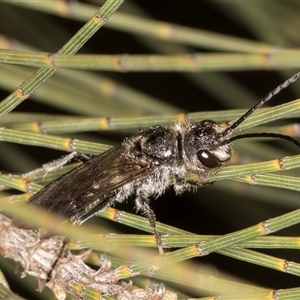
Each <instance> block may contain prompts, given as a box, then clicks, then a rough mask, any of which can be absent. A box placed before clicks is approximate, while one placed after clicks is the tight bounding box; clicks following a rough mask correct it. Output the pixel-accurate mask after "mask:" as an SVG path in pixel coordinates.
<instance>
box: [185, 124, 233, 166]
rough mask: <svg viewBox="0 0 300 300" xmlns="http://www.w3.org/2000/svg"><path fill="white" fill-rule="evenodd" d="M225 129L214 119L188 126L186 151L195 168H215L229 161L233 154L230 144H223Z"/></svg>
mask: <svg viewBox="0 0 300 300" xmlns="http://www.w3.org/2000/svg"><path fill="white" fill-rule="evenodd" d="M222 131H223V129H222V128H221V127H220V126H219V125H218V124H217V123H216V122H214V121H211V120H203V121H201V122H198V123H195V124H192V125H190V126H188V127H187V130H186V133H185V135H184V142H183V145H184V151H185V155H186V157H187V158H188V160H189V161H190V162H191V166H195V168H194V167H193V169H195V170H197V169H198V170H199V169H202V168H203V166H204V167H205V168H207V169H214V168H218V167H219V166H221V165H222V164H223V163H224V162H226V161H228V160H229V159H230V157H231V154H232V148H231V146H230V145H228V144H226V145H222V142H223V140H224V138H222V135H221V134H220V133H221V132H222Z"/></svg>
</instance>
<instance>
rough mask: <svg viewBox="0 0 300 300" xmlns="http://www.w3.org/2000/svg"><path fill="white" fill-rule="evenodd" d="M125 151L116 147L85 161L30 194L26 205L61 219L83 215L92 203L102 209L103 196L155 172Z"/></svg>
mask: <svg viewBox="0 0 300 300" xmlns="http://www.w3.org/2000/svg"><path fill="white" fill-rule="evenodd" d="M125 151H126V148H125V146H124V145H119V146H116V147H114V148H112V149H110V150H108V151H106V152H104V153H102V154H100V155H98V156H96V157H94V158H92V159H90V160H88V161H87V162H85V163H83V164H82V165H80V166H78V167H76V168H74V169H73V170H71V171H70V172H68V173H66V174H64V175H63V176H61V177H59V178H58V179H56V180H55V181H53V182H52V183H50V184H48V185H47V186H45V187H44V188H43V189H41V190H40V191H39V192H37V193H36V194H34V195H33V196H32V198H31V199H30V200H29V204H31V205H35V206H38V207H41V208H43V209H45V210H46V211H49V212H52V213H55V214H58V215H61V216H62V217H65V218H71V217H73V216H76V215H77V214H81V213H84V211H85V210H86V209H87V208H88V207H89V206H91V205H92V204H93V203H94V202H95V201H97V206H99V203H100V204H101V202H103V203H102V204H103V205H102V208H103V207H105V206H106V205H107V204H108V200H107V197H105V196H106V195H109V194H110V193H112V192H114V191H116V190H117V189H119V188H121V187H122V186H124V185H125V184H126V183H130V182H132V181H134V180H136V179H138V178H142V177H144V176H147V175H148V174H150V173H152V172H153V171H154V170H155V168H154V166H153V164H151V163H150V162H149V161H146V160H141V159H139V160H136V159H133V158H128V157H125V156H124V155H123V154H124V152H125ZM100 206H101V205H100ZM100 206H99V207H100Z"/></svg>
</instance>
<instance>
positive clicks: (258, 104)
mask: <svg viewBox="0 0 300 300" xmlns="http://www.w3.org/2000/svg"><path fill="white" fill-rule="evenodd" d="M299 77H300V72H298V73H296V74H295V75H294V76H292V77H291V78H289V79H288V80H286V81H285V82H284V83H282V84H280V85H279V86H277V87H276V88H275V89H274V90H273V91H271V92H270V93H269V94H267V95H266V96H265V97H264V98H262V99H261V100H260V101H259V102H257V103H256V104H255V105H254V106H252V107H251V108H250V109H249V110H248V111H247V112H246V113H245V114H244V115H242V116H241V117H240V118H239V119H238V120H237V121H235V122H234V123H233V124H232V125H230V126H229V127H227V128H226V129H225V130H224V131H223V132H222V133H221V136H223V137H225V136H226V135H228V134H230V133H231V132H232V131H233V130H234V129H235V128H236V127H238V126H239V125H240V124H241V123H242V122H244V121H245V120H246V119H247V118H248V117H249V116H250V115H252V114H253V113H254V112H255V111H256V110H257V109H258V108H260V107H261V106H263V105H264V104H265V103H267V102H268V101H269V100H271V99H272V98H273V97H274V96H275V95H277V94H278V93H280V91H282V90H283V89H285V88H286V87H288V86H289V85H290V84H291V83H293V82H295V81H296V80H297V79H298V78H299ZM242 136H243V137H242ZM259 136H262V134H260V135H258V134H257V133H256V135H254V134H253V135H252V136H251V137H259ZM237 137H238V136H236V137H235V138H230V139H229V140H231V141H233V139H234V140H236V139H237ZM246 137H250V136H249V135H248V136H246V134H245V135H239V138H246ZM265 137H266V136H265ZM269 137H271V136H270V135H269ZM272 137H275V136H272ZM286 137H288V138H289V139H288V138H286ZM277 138H283V139H286V140H290V139H293V138H291V137H289V136H285V135H279V134H278V136H277ZM293 140H294V141H296V140H295V139H293ZM294 141H293V143H294ZM224 142H225V141H224ZM297 142H298V141H297ZM226 144H227V143H226ZM294 144H295V143H294ZM296 145H297V143H296Z"/></svg>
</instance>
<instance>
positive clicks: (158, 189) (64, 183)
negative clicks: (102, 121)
mask: <svg viewBox="0 0 300 300" xmlns="http://www.w3.org/2000/svg"><path fill="white" fill-rule="evenodd" d="M299 77H300V73H297V74H296V75H294V76H293V77H291V78H290V79H288V80H287V81H285V82H284V83H283V84H281V85H279V86H278V87H277V88H276V89H274V90H273V91H272V92H270V93H269V94H268V95H267V96H266V97H264V98H263V99H261V101H259V102H258V103H257V104H256V105H255V106H253V107H252V108H251V109H249V110H248V111H247V112H246V113H245V114H244V115H243V116H242V117H240V118H239V119H238V120H237V121H236V122H234V123H233V124H232V125H230V126H228V127H227V128H226V129H222V128H221V127H220V126H219V125H218V124H217V123H215V122H214V121H211V120H204V121H201V122H198V123H191V124H190V123H189V124H177V125H174V126H170V127H164V126H160V125H157V126H153V127H150V128H148V129H143V130H140V131H139V132H138V133H137V134H136V135H134V136H132V137H130V138H126V139H125V140H124V141H123V142H122V143H121V144H120V145H118V146H115V147H113V148H111V149H110V150H108V151H106V152H104V153H102V154H100V155H98V156H96V157H94V158H91V159H88V160H87V161H86V162H84V163H83V164H81V165H80V166H78V167H77V168H75V169H73V170H71V171H70V172H68V173H66V174H65V175H63V176H61V177H60V178H58V179H56V180H55V181H53V182H52V183H50V184H49V185H47V186H46V187H44V188H43V189H41V190H40V191H39V192H37V193H36V194H34V195H33V196H32V198H31V199H30V200H29V204H30V205H34V206H38V207H40V208H43V209H45V210H46V211H48V212H51V213H55V214H57V215H60V216H62V217H63V218H68V219H70V220H71V221H72V222H74V223H77V224H81V223H83V222H84V221H86V220H87V219H88V218H90V217H92V216H93V215H94V214H96V213H97V212H98V211H100V210H102V209H103V208H104V207H106V206H111V205H114V204H115V203H117V202H123V201H125V200H126V199H127V198H128V197H129V196H133V197H134V198H135V205H136V208H137V209H138V210H139V211H141V212H142V213H143V214H145V215H146V216H147V217H148V219H149V222H150V225H151V227H152V228H153V231H154V234H155V237H156V240H157V245H158V248H159V251H160V253H163V250H162V246H161V242H160V238H159V234H158V233H157V231H156V226H155V215H154V213H153V211H152V210H151V208H150V206H149V200H150V198H157V197H159V196H160V195H161V194H162V193H164V191H165V190H166V188H167V187H169V186H170V177H172V178H175V180H174V183H173V187H174V190H175V192H176V193H177V194H180V193H182V192H183V191H185V190H189V189H191V188H192V187H199V186H201V185H203V184H205V182H206V178H207V176H208V174H211V173H215V172H217V171H218V170H219V169H220V167H221V166H222V165H224V163H225V162H226V161H228V160H229V159H230V158H231V155H232V145H231V142H232V141H233V140H236V139H241V138H246V137H258V136H260V137H273V138H282V139H286V140H289V141H290V142H293V143H294V144H296V145H297V146H299V147H300V143H299V142H298V141H297V140H295V139H293V138H291V137H289V136H285V135H281V134H276V133H259V134H257V133H253V134H244V135H236V136H232V134H233V133H234V130H235V129H236V128H237V127H238V125H239V124H240V123H242V122H243V121H244V120H245V119H246V118H247V117H248V116H249V115H251V114H252V113H253V112H254V111H255V110H256V109H257V108H259V107H261V106H262V105H263V104H264V103H266V102H267V101H269V100H270V99H271V98H272V97H273V96H274V95H276V94H277V93H279V92H280V91H281V90H282V89H284V88H286V87H287V86H288V85H289V84H290V83H292V82H294V81H296V80H297V79H298V78H299ZM186 173H196V174H198V175H199V178H200V181H199V182H189V181H186V180H185V174H186Z"/></svg>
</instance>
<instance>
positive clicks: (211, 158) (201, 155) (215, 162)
mask: <svg viewBox="0 0 300 300" xmlns="http://www.w3.org/2000/svg"><path fill="white" fill-rule="evenodd" d="M197 157H198V159H199V161H200V162H201V163H202V165H204V166H205V167H207V168H210V169H213V168H216V167H218V166H219V165H220V164H221V162H220V160H219V159H218V158H217V157H216V156H215V155H214V154H212V153H210V152H209V151H207V150H200V151H199V152H198V153H197Z"/></svg>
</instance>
